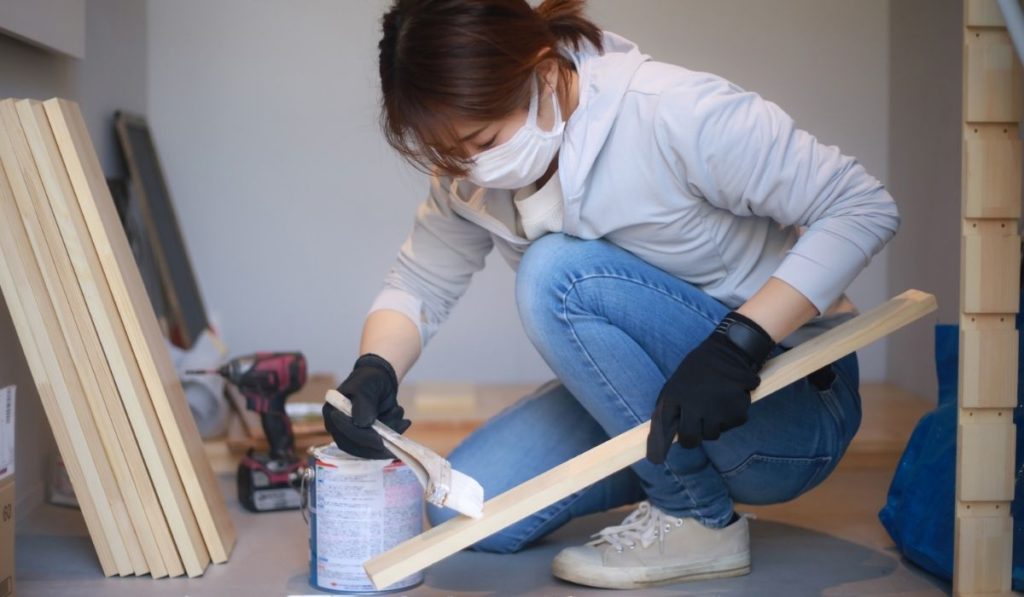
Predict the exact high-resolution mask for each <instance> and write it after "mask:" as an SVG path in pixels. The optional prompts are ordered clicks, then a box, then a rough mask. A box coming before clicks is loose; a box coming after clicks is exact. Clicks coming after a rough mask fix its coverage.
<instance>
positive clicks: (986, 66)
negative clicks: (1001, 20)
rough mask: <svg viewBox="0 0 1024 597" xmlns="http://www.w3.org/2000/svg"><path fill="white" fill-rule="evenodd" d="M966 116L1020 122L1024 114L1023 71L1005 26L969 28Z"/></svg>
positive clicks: (994, 120)
mask: <svg viewBox="0 0 1024 597" xmlns="http://www.w3.org/2000/svg"><path fill="white" fill-rule="evenodd" d="M965 41H966V44H965V49H964V62H965V71H964V81H965V83H964V116H965V117H964V119H965V120H966V121H967V122H969V123H977V122H999V123H1008V124H1016V123H1017V122H1018V121H1019V120H1020V117H1021V98H1022V93H1021V73H1020V67H1019V65H1018V61H1017V58H1016V52H1014V49H1013V44H1012V43H1011V42H1010V36H1009V34H1007V32H1006V30H1005V29H1000V30H990V29H978V30H967V31H966V32H965Z"/></svg>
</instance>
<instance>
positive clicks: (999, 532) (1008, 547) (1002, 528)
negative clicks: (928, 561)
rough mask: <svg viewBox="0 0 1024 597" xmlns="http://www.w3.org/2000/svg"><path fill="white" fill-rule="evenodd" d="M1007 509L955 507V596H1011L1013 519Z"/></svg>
mask: <svg viewBox="0 0 1024 597" xmlns="http://www.w3.org/2000/svg"><path fill="white" fill-rule="evenodd" d="M1006 510H1008V507H1007V508H1006V509H1001V510H1000V511H996V510H994V509H993V508H987V509H980V508H977V507H975V508H971V509H968V508H967V507H966V506H963V505H958V507H957V517H956V535H957V536H958V537H959V538H960V540H959V541H958V545H959V552H958V553H957V557H956V559H955V561H954V564H953V577H954V578H956V579H957V581H956V582H957V584H956V585H955V586H954V589H953V590H954V594H955V595H958V596H966V595H1012V594H1013V593H1011V592H1010V579H1011V575H1010V570H1011V569H1012V567H1013V519H1012V518H1010V514H1009V512H1007V511H1006Z"/></svg>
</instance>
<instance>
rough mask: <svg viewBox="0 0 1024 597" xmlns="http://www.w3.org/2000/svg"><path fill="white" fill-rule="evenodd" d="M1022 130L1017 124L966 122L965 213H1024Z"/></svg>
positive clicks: (968, 215)
mask: <svg viewBox="0 0 1024 597" xmlns="http://www.w3.org/2000/svg"><path fill="white" fill-rule="evenodd" d="M1019 135H1020V131H1019V129H1018V127H1017V125H1015V124H968V125H966V126H964V138H963V144H964V155H963V171H962V173H961V187H962V188H961V193H962V197H963V199H962V208H963V217H965V218H1003V219H1016V218H1019V217H1020V215H1021V201H1020V184H1021V181H1020V177H1019V176H1017V174H1018V169H1017V166H1018V164H1020V163H1021V147H1020V137H1019Z"/></svg>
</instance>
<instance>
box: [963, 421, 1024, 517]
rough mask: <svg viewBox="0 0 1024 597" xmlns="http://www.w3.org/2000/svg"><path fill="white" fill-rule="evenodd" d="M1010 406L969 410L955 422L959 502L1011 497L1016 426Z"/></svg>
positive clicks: (1000, 499)
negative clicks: (958, 447) (959, 448)
mask: <svg viewBox="0 0 1024 597" xmlns="http://www.w3.org/2000/svg"><path fill="white" fill-rule="evenodd" d="M1012 423H1013V410H1012V409H1006V410H1005V411H1003V410H995V411H993V410H974V409H972V410H970V411H967V416H966V417H963V418H962V419H961V420H960V421H959V422H958V424H957V444H958V445H960V446H963V447H962V448H961V450H960V451H959V453H958V454H957V467H958V468H959V470H960V483H959V484H958V486H957V491H956V497H957V499H958V500H960V501H963V502H1007V504H1009V502H1010V501H1011V500H1013V481H1014V475H1013V461H1014V454H1015V450H1014V447H1015V446H1016V427H1014V426H1013V424H1012Z"/></svg>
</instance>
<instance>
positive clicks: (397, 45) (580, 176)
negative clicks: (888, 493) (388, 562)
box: [325, 0, 899, 588]
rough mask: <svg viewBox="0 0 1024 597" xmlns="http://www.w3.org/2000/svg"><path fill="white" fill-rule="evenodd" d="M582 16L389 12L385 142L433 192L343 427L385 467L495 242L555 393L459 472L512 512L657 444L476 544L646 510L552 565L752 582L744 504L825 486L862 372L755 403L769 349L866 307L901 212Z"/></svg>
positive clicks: (794, 137) (458, 463)
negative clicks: (610, 443) (376, 426)
mask: <svg viewBox="0 0 1024 597" xmlns="http://www.w3.org/2000/svg"><path fill="white" fill-rule="evenodd" d="M582 4H583V2H582V0H547V1H546V2H544V3H543V4H541V5H540V6H539V7H538V8H536V9H532V8H531V7H530V6H529V5H528V4H527V2H526V1H525V0H398V1H397V2H396V3H395V4H394V6H393V7H392V8H391V10H390V11H389V12H388V13H387V14H386V15H385V17H384V35H383V39H382V40H381V42H380V76H381V87H382V91H383V110H382V124H383V128H384V131H385V134H386V135H387V138H388V141H389V142H390V144H391V145H392V146H394V147H395V148H396V149H397V150H398V151H399V152H401V153H402V154H403V155H404V156H406V157H407V158H409V159H410V160H411V161H413V162H414V163H415V164H418V165H420V166H421V167H422V168H423V169H424V170H427V171H429V172H430V173H431V174H432V175H431V178H430V193H429V196H428V198H427V199H426V201H425V202H424V203H423V204H422V205H421V206H420V208H419V211H418V213H417V216H416V222H415V225H414V228H413V230H412V233H411V234H410V236H409V237H408V239H407V240H406V242H405V244H404V245H403V246H402V248H401V251H400V253H399V255H398V259H397V261H396V263H395V265H394V267H393V268H392V270H391V271H390V273H389V274H388V276H387V279H386V283H385V287H384V289H383V290H382V291H381V292H380V295H379V296H378V298H377V300H376V302H375V303H374V305H373V307H372V309H371V312H370V314H369V316H368V317H367V320H366V324H365V328H364V331H363V337H362V344H361V353H362V355H363V356H361V357H360V358H359V359H358V360H357V361H356V364H355V367H354V370H353V371H352V374H351V375H350V376H349V377H348V378H347V379H346V380H345V382H344V383H343V384H342V385H341V391H342V392H343V393H345V394H346V395H348V396H349V397H350V398H351V399H352V401H353V403H354V406H353V418H352V419H349V418H348V417H346V416H345V415H343V414H342V413H340V412H338V411H336V410H334V409H331V408H330V407H327V408H326V410H325V419H326V421H327V427H328V429H329V430H330V431H331V433H332V435H333V437H334V439H335V441H336V442H337V443H338V445H339V446H340V447H341V448H342V449H345V450H347V451H349V452H351V453H352V454H355V455H357V456H364V457H367V458H388V457H390V453H388V452H387V450H386V449H384V447H383V445H382V444H381V442H380V439H379V437H377V436H376V435H375V434H374V433H373V431H372V430H370V429H369V428H368V427H369V425H370V423H371V422H372V421H373V419H374V418H379V419H381V420H382V421H384V422H385V423H387V424H388V425H390V426H391V427H392V428H394V429H396V430H397V431H399V432H401V431H404V430H405V429H406V428H408V426H409V421H407V420H405V419H403V410H402V407H401V406H399V405H398V404H397V402H396V399H395V396H396V389H397V386H398V380H400V379H401V378H402V376H403V375H404V374H405V373H406V372H407V371H408V370H409V368H410V367H411V366H412V365H413V363H414V362H415V361H416V359H417V357H418V356H419V354H420V350H421V347H422V346H424V345H425V344H426V343H427V341H428V340H429V338H430V337H431V336H432V335H433V334H434V333H435V331H436V330H437V328H438V326H439V325H440V324H441V323H442V322H443V321H444V320H445V318H446V317H447V315H448V313H449V311H450V310H451V308H452V307H453V306H454V304H455V303H456V301H457V300H458V299H459V297H460V296H461V295H462V294H463V292H464V291H465V290H466V287H467V286H468V284H469V282H470V278H471V277H472V275H473V273H474V272H476V271H477V270H479V269H480V268H481V267H483V265H484V257H485V255H486V254H487V253H488V252H489V251H490V250H491V248H492V247H495V246H496V247H497V248H498V250H499V251H500V252H501V254H502V255H503V257H505V259H506V260H507V261H508V262H509V263H510V264H511V265H512V267H513V268H517V279H516V300H517V304H518V308H519V314H520V317H521V319H522V322H523V325H524V327H525V329H526V332H527V335H528V336H529V338H530V340H531V341H532V342H533V344H534V345H535V346H536V348H537V349H538V350H539V351H540V354H541V355H542V356H543V357H544V359H545V360H546V362H547V363H548V365H549V366H550V367H551V369H552V370H554V372H555V373H556V374H557V375H558V380H556V381H554V382H552V383H550V384H548V385H545V386H544V387H542V388H540V389H539V390H537V391H536V392H535V393H534V394H532V395H530V396H527V397H526V398H524V399H523V400H522V401H520V402H519V403H518V404H516V405H515V406H513V407H511V408H510V409H508V410H507V411H505V412H503V413H501V414H500V415H498V416H497V417H495V418H494V419H492V420H491V421H489V422H488V423H486V424H485V425H484V426H483V427H481V428H480V429H479V430H478V431H476V432H475V433H474V434H473V435H471V436H470V437H469V438H468V439H466V441H465V442H464V443H462V444H461V445H460V446H459V447H458V448H457V449H456V450H455V451H454V452H453V453H452V454H451V456H450V459H451V461H452V464H453V465H454V467H455V468H457V469H458V470H461V471H463V472H465V473H467V474H469V475H471V476H473V477H475V478H476V479H477V480H479V481H480V482H481V484H482V485H483V486H484V489H485V491H486V494H487V495H488V496H494V495H497V494H499V493H501V492H503V491H505V490H506V489H509V488H510V487H513V486H515V485H518V484H519V483H521V482H523V481H525V480H527V479H529V478H531V477H533V476H535V475H537V474H539V473H541V472H543V471H545V470H547V469H549V468H551V467H553V466H555V465H557V464H559V463H561V462H563V461H565V460H567V459H569V458H571V457H573V456H575V455H577V454H580V453H581V452H584V451H585V450H587V449H589V448H591V447H593V446H595V445H597V444H599V443H601V442H603V441H605V440H607V439H608V438H609V437H612V436H615V435H617V434H619V433H622V432H624V431H626V430H628V429H630V428H632V427H634V426H635V425H637V424H639V423H641V422H643V421H645V420H647V419H648V418H651V420H652V430H651V433H650V436H649V438H648V449H647V458H646V459H645V460H643V461H641V462H639V463H637V464H635V465H634V466H632V467H631V468H630V469H627V470H624V471H622V472H620V473H618V474H616V475H614V476H612V477H610V478H608V479H605V480H603V481H601V482H598V483H596V484H595V485H593V486H591V487H589V488H587V489H585V490H583V491H580V492H577V493H576V494H573V495H572V496H570V497H568V498H566V499H564V500H562V501H560V502H558V503H556V504H554V505H552V506H551V507H549V508H546V509H544V510H543V511H541V512H538V513H537V514H535V515H533V516H530V517H529V518H527V519H525V520H523V521H521V522H519V523H517V524H515V525H513V526H511V527H509V528H507V529H505V530H503V531H501V532H499V533H497V534H495V535H493V536H491V537H488V538H487V539H484V540H483V541H481V542H480V543H478V544H477V545H475V546H474V548H475V549H479V550H485V551H494V552H514V551H517V550H519V549H522V548H523V547H524V546H526V545H528V544H530V543H531V542H533V541H535V540H537V539H539V538H540V537H543V536H544V535H546V534H548V533H550V532H551V531H553V530H554V529H556V528H558V527H559V526H561V525H563V524H564V523H566V522H567V521H568V520H570V519H572V518H574V517H577V516H582V515H585V514H589V513H593V512H599V511H603V510H607V509H609V508H615V507H619V506H623V505H627V504H634V503H637V502H639V506H638V507H637V508H636V509H635V510H634V511H633V512H632V513H631V514H629V516H627V517H626V519H625V521H623V523H622V524H621V525H619V526H614V527H609V528H606V529H604V530H602V531H600V533H598V534H597V535H596V539H595V540H593V541H591V542H589V543H587V544H586V545H582V546H577V547H572V548H568V549H566V550H563V551H562V552H561V553H560V554H558V556H557V557H556V559H555V561H554V563H553V568H554V574H555V575H556V576H558V577H560V578H563V579H565V580H569V581H572V582H576V583H580V584H584V585H590V586H596V587H610V588H631V587H642V586H647V585H653V584H660V583H668V582H677V581H681V580H686V579H695V578H712V577H723V576H734V575H740V574H745V573H747V572H749V570H750V548H749V538H748V525H747V521H746V519H745V518H744V517H743V516H740V515H738V514H736V512H735V511H734V509H733V504H734V502H743V503H749V504H769V503H777V502H783V501H786V500H790V499H793V498H795V497H796V496H798V495H800V494H802V493H803V492H805V491H807V490H809V489H811V488H812V487H814V486H816V485H817V484H819V483H821V482H822V481H823V480H824V479H825V478H826V477H827V476H828V475H829V473H830V472H831V471H832V470H833V468H834V467H835V466H836V464H837V463H838V461H839V459H840V458H841V457H842V455H843V453H844V452H845V450H846V448H847V446H848V445H849V443H850V440H851V439H852V437H853V435H854V433H855V432H856V431H857V428H858V426H859V424H860V398H859V395H858V369H857V358H856V356H855V355H850V356H848V357H845V358H843V359H840V360H839V361H837V362H835V363H833V364H832V365H831V366H829V367H826V368H824V369H822V370H820V371H818V372H816V373H815V374H813V375H811V376H809V377H808V378H806V379H803V380H801V381H799V382H797V383H794V384H792V385H790V386H789V387H787V388H784V389H782V390H780V391H778V392H775V393H774V394H772V395H771V396H768V397H766V398H765V399H764V400H761V401H758V402H757V403H756V404H753V405H751V402H750V391H751V390H753V389H754V388H755V387H756V386H757V385H758V383H759V377H758V372H759V370H760V369H761V367H762V366H763V364H764V362H765V361H766V359H768V358H769V357H770V356H774V355H776V354H778V353H780V352H782V351H784V350H786V349H788V348H791V347H793V346H795V345H797V344H799V343H801V342H803V341H805V340H807V339H808V338H811V337H813V336H815V335H817V334H818V333H820V332H821V331H823V330H825V329H828V328H831V327H833V326H835V325H837V324H838V323H840V322H842V321H843V320H845V319H847V318H849V317H851V315H852V314H853V313H855V311H854V308H853V306H852V305H851V304H850V303H849V301H847V300H846V299H845V297H844V295H843V292H844V290H845V289H846V287H847V286H848V285H849V284H850V282H851V281H852V280H853V279H854V277H856V275H857V274H858V273H859V272H860V271H861V270H862V269H863V268H864V267H865V266H866V265H867V263H868V261H869V260H870V258H871V257H872V256H873V255H874V254H876V253H877V252H878V251H879V250H880V249H881V248H882V247H883V245H885V243H886V242H888V241H889V239H890V238H891V237H892V236H893V235H894V234H895V232H896V230H897V228H898V226H899V216H898V213H897V209H896V205H895V204H894V202H893V200H892V198H891V197H890V196H889V194H888V193H887V192H886V191H885V190H884V188H883V186H882V185H881V184H880V183H879V182H878V181H877V180H876V179H875V178H873V177H871V176H869V175H868V174H867V173H866V172H865V171H864V169H863V168H862V167H861V166H860V165H859V164H858V163H857V162H856V161H855V160H854V159H853V158H850V157H846V156H843V155H842V154H841V153H840V152H839V151H838V149H837V148H835V147H829V146H825V145H822V144H819V143H818V142H817V140H816V139H815V138H814V137H812V136H811V135H810V134H808V133H806V132H804V131H802V130H799V129H797V128H796V127H795V126H794V123H793V121H792V120H791V119H790V118H789V116H787V115H786V114H785V113H784V112H783V111H782V110H781V109H779V107H778V106H776V105H774V104H772V103H770V102H767V101H765V100H763V99H762V98H761V97H759V96H758V95H757V94H754V93H748V92H745V91H744V90H742V89H740V88H738V87H737V86H736V85H733V84H732V83H730V82H728V81H726V80H723V79H722V78H720V77H717V76H715V75H712V74H709V73H702V72H694V71H690V70H687V69H685V68H682V67H679V66H673V65H669V64H663V63H659V62H655V61H653V60H651V59H650V58H649V57H648V56H645V55H644V54H642V53H641V52H640V51H639V50H638V49H637V47H636V46H635V45H633V44H632V43H630V42H629V41H627V40H625V39H623V38H621V37H618V36H616V35H614V34H612V33H608V32H602V31H600V30H599V29H598V28H597V27H596V26H595V25H594V24H593V23H591V22H590V21H588V20H587V19H586V18H585V17H584V16H583V14H582V12H581V11H582ZM801 228H805V230H803V234H801ZM676 437H678V442H677V443H676V442H675V441H674V440H675V438H676ZM452 515H453V514H452V513H451V512H447V511H442V510H439V509H436V508H431V509H430V511H429V516H430V519H431V522H432V523H434V524H437V523H440V522H442V521H443V520H445V519H447V518H448V517H450V516H452Z"/></svg>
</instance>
